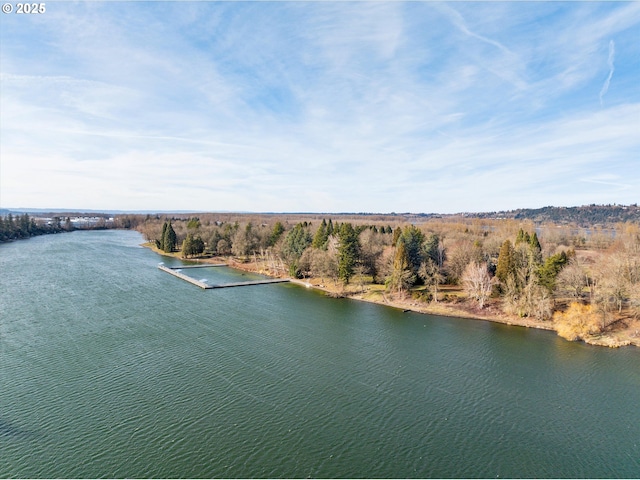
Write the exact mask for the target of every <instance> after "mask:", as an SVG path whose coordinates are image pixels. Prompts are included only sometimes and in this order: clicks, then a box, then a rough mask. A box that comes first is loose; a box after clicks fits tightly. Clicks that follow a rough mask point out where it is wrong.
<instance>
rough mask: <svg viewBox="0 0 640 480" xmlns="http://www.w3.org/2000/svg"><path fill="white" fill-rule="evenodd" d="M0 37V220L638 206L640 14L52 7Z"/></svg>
mask: <svg viewBox="0 0 640 480" xmlns="http://www.w3.org/2000/svg"><path fill="white" fill-rule="evenodd" d="M10 3H12V4H13V5H14V6H15V3H16V2H13V1H12V0H10ZM0 22H1V24H0V35H1V37H0V41H1V46H0V54H1V57H0V74H1V91H0V93H1V103H0V114H1V116H0V140H1V142H0V206H1V207H5V208H6V207H13V208H17V207H31V208H73V209H105V210H106V209H121V210H192V211H217V210H232V211H256V212H266V211H276V212H301V211H315V212H392V211H395V212H440V213H454V212H462V211H493V210H507V209H514V208H521V207H522V208H536V207H542V206H546V205H557V206H573V205H583V204H590V203H598V204H600V203H621V204H629V203H636V202H637V201H638V200H640V198H639V197H640V194H639V193H638V192H640V87H639V86H640V2H631V3H629V2H566V3H563V2H559V3H558V2H532V3H528V2H526V3H525V2H472V3H466V2H444V3H436V2H398V1H396V2H337V1H335V2H332V1H325V2H204V1H203V2H147V1H144V2H143V1H139V2H120V1H118V2H60V1H59V2H52V1H47V2H46V12H45V13H43V14H39V15H33V14H31V15H17V14H15V13H12V14H2V15H1V16H0Z"/></svg>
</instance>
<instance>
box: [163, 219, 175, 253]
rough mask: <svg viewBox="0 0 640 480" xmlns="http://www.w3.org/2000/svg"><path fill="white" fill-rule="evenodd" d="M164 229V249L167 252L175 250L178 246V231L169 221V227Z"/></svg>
mask: <svg viewBox="0 0 640 480" xmlns="http://www.w3.org/2000/svg"><path fill="white" fill-rule="evenodd" d="M163 230H164V235H163V241H162V250H163V251H165V252H173V251H174V250H175V248H176V243H177V241H178V239H177V237H176V232H175V230H174V229H173V226H172V225H171V222H168V224H167V228H166V229H163Z"/></svg>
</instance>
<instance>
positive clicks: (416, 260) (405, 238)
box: [398, 225, 425, 274]
mask: <svg viewBox="0 0 640 480" xmlns="http://www.w3.org/2000/svg"><path fill="white" fill-rule="evenodd" d="M398 240H399V241H402V242H403V243H404V246H405V249H406V252H407V258H408V260H409V265H410V267H411V270H412V272H413V273H414V274H415V273H417V272H418V269H419V268H420V264H421V263H422V260H423V257H424V251H423V245H424V241H425V238H424V233H422V231H420V229H419V228H417V227H416V226H414V225H410V226H408V227H405V229H404V230H403V231H402V234H401V235H400V236H399V239H398Z"/></svg>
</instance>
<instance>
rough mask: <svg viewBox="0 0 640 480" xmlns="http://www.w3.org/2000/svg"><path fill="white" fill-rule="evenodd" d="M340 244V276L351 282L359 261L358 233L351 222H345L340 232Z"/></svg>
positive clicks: (343, 279)
mask: <svg viewBox="0 0 640 480" xmlns="http://www.w3.org/2000/svg"><path fill="white" fill-rule="evenodd" d="M339 240H340V243H339V245H338V278H340V280H342V281H343V282H344V284H347V283H349V280H350V279H351V277H352V276H353V272H354V268H355V266H356V263H357V262H358V255H359V250H360V249H359V245H358V234H357V232H356V231H355V230H354V228H353V225H351V224H350V223H343V224H342V226H341V227H340V232H339Z"/></svg>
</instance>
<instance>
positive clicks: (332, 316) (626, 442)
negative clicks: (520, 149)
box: [0, 231, 640, 478]
mask: <svg viewBox="0 0 640 480" xmlns="http://www.w3.org/2000/svg"><path fill="white" fill-rule="evenodd" d="M141 242H142V238H141V237H140V235H138V234H137V233H135V232H127V231H105V232H74V233H67V234H59V235H48V236H42V237H37V238H33V239H30V240H26V241H19V242H14V243H10V244H4V245H0V477H162V478H170V477H194V478H195V477H227V478H228V477H386V478H388V477H404V478H406V477H498V476H500V477H638V476H640V349H638V348H635V347H627V348H621V349H607V348H602V347H594V346H588V345H584V344H581V343H571V342H567V341H565V340H563V339H561V338H559V337H557V336H556V335H555V334H554V333H551V332H546V331H536V330H528V329H524V328H520V327H509V326H504V325H498V324H492V323H489V322H483V321H477V320H466V319H456V318H444V317H434V316H426V315H419V314H413V313H402V312H401V311H399V310H395V309H391V308H387V307H382V306H378V305H372V304H367V303H360V302H356V301H352V300H346V299H331V298H327V297H325V296H324V295H322V294H320V293H318V292H315V291H312V290H308V289H305V288H303V287H300V286H297V285H292V284H274V285H261V286H251V287H240V288H227V289H219V290H201V289H199V288H197V287H195V286H193V285H190V284H188V283H187V282H184V281H182V280H180V279H178V278H175V277H173V276H171V275H168V274H167V273H164V272H162V271H160V270H158V269H157V268H156V266H157V264H158V263H159V262H160V261H164V262H165V263H167V264H174V265H175V264H178V263H179V262H178V261H177V260H174V259H167V258H163V257H160V256H158V255H156V254H155V253H153V252H151V251H149V250H147V249H144V248H141V247H140V246H139V244H140V243H141ZM183 272H184V273H188V274H189V275H192V276H194V277H195V278H198V279H204V278H206V279H207V280H208V281H209V282H210V283H223V282H231V281H238V280H242V279H254V278H257V277H256V276H255V275H251V274H242V273H240V272H235V271H233V270H230V269H227V268H207V269H191V270H184V271H183Z"/></svg>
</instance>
